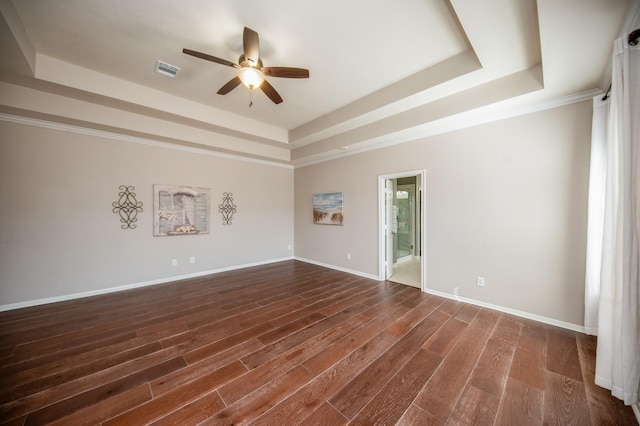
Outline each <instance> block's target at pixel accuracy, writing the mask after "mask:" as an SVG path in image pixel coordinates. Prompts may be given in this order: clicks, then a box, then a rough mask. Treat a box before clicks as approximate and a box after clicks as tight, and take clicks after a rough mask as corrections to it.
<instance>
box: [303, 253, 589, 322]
mask: <svg viewBox="0 0 640 426" xmlns="http://www.w3.org/2000/svg"><path fill="white" fill-rule="evenodd" d="M294 259H295V260H299V261H301V262H307V263H312V264H314V265H318V266H323V267H325V268H329V269H335V270H338V271H342V272H346V273H348V274H354V275H358V276H361V277H364V278H371V279H373V280H376V281H379V280H380V279H379V277H378V276H377V275H371V274H365V273H363V272H359V271H354V270H350V269H346V268H342V267H339V266H335V265H329V264H326V263H322V262H316V261H315V260H310V259H305V258H302V257H297V256H296V257H294ZM425 293H429V294H433V295H436V296H440V297H445V298H447V299H453V300H458V301H460V302H465V303H469V304H471V305H476V306H481V307H483V308H487V309H493V310H494V311H499V312H504V313H506V314H511V315H515V316H517V317H521V318H526V319H530V320H533V321H538V322H542V323H545V324H549V325H553V326H556V327H561V328H566V329H568V330H572V331H577V332H579V333H584V334H590V333H588V330H587V329H585V327H584V326H581V325H577V324H572V323H568V322H564V321H559V320H556V319H553V318H548V317H543V316H541V315H536V314H532V313H529V312H524V311H519V310H517V309H511V308H506V307H504V306H499V305H494V304H491V303H486V302H481V301H478V300H474V299H467V298H465V297H459V296H455V295H453V294H449V293H443V292H439V291H435V290H430V289H426V291H425Z"/></svg>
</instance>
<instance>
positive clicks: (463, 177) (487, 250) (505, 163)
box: [294, 102, 591, 326]
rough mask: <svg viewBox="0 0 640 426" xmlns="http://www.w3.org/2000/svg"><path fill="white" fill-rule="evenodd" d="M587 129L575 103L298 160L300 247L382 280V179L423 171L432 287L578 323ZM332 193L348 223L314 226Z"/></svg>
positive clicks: (303, 254) (585, 108)
mask: <svg viewBox="0 0 640 426" xmlns="http://www.w3.org/2000/svg"><path fill="white" fill-rule="evenodd" d="M590 132H591V103H590V102H581V103H577V104H572V105H569V106H564V107H559V108H555V109H550V110H546V111H542V112H536V113H532V114H528V115H524V116H519V117H516V118H510V119H506V120H502V121H497V122H494V123H490V124H484V125H479V126H476V127H472V128H468V129H464V130H459V131H455V132H451V133H448V134H443V135H438V136H433V137H430V138H427V139H424V140H420V141H416V142H412V143H407V144H402V145H397V146H394V147H388V148H385V149H381V150H377V151H370V152H366V153H362V154H357V155H352V156H348V157H344V158H342V159H338V160H334V161H330V162H325V163H320V164H316V165H311V166H306V167H300V168H297V169H296V170H295V209H294V210H295V255H296V257H299V258H304V259H309V260H312V261H315V262H319V263H324V264H328V265H332V266H335V267H337V268H344V269H350V270H353V271H356V272H359V273H363V274H370V275H376V276H377V274H378V262H379V259H378V239H377V238H378V209H377V203H378V194H377V182H378V176H379V175H385V174H391V173H397V172H403V171H412V170H419V169H426V187H425V188H424V196H425V199H426V224H425V226H426V241H425V247H424V253H425V255H426V262H427V271H426V277H427V282H426V285H427V287H428V288H429V289H431V290H434V291H437V292H443V293H449V294H453V292H454V288H456V287H458V294H459V296H461V297H463V298H467V299H471V300H476V301H479V302H483V303H487V304H492V305H496V306H501V307H504V308H507V309H512V310H517V311H520V312H525V313H530V314H533V315H536V316H541V317H545V318H549V319H551V320H555V321H560V322H565V323H569V324H575V325H578V326H580V325H582V324H583V312H584V302H583V301H584V269H585V268H584V266H585V260H584V259H585V242H586V231H585V229H586V203H587V183H588V182H587V179H588V167H589V148H590V142H589V141H590ZM333 191H342V192H344V212H345V223H344V226H342V227H338V226H321V225H313V224H312V213H311V197H312V195H313V194H314V193H322V192H333ZM347 252H350V253H351V260H347V259H346V253H347ZM476 276H483V277H485V280H486V287H484V288H481V287H477V286H476V285H475V277H476Z"/></svg>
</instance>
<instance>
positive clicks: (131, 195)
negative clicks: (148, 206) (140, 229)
mask: <svg viewBox="0 0 640 426" xmlns="http://www.w3.org/2000/svg"><path fill="white" fill-rule="evenodd" d="M119 189H120V192H119V193H118V197H119V198H118V201H114V202H113V203H111V205H112V206H113V212H114V213H116V214H118V215H120V222H122V223H123V225H122V226H121V228H122V229H135V228H136V226H137V225H136V224H135V223H136V222H137V221H138V218H137V216H138V213H141V212H142V201H138V200H136V193H135V192H133V191H134V190H135V189H136V188H135V187H134V186H125V185H120V188H119Z"/></svg>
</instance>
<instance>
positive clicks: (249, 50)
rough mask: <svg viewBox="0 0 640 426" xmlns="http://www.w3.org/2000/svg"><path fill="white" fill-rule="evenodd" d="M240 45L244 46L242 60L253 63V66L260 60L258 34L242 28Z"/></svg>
mask: <svg viewBox="0 0 640 426" xmlns="http://www.w3.org/2000/svg"><path fill="white" fill-rule="evenodd" d="M242 45H243V46H244V59H245V60H248V61H252V62H253V64H252V65H253V66H255V65H257V64H258V61H259V60H260V38H259V37H258V33H257V32H255V31H253V30H252V29H251V28H247V27H244V33H242Z"/></svg>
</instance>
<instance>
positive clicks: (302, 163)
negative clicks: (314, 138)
mask: <svg viewBox="0 0 640 426" xmlns="http://www.w3.org/2000/svg"><path fill="white" fill-rule="evenodd" d="M599 94H602V90H601V89H593V90H588V91H585V92H580V93H575V94H572V95H568V96H562V97H558V98H554V99H545V100H542V101H537V102H530V103H526V104H522V105H520V104H519V103H520V102H522V100H521V99H520V98H512V99H509V100H506V101H502V102H497V103H494V104H491V105H487V106H484V107H481V108H476V109H474V110H470V111H465V112H463V113H460V114H456V115H452V116H449V117H445V118H442V119H440V120H436V121H432V122H429V123H424V124H422V125H420V126H415V127H413V128H409V129H405V130H402V131H399V132H396V133H392V134H388V135H384V136H381V137H378V138H374V139H369V140H367V141H364V142H361V143H359V144H357V145H350V146H349V148H348V149H346V150H331V151H326V152H322V153H319V154H316V155H312V156H308V157H305V158H302V159H299V160H294V161H292V163H293V164H294V167H295V168H300V167H306V166H311V165H314V164H319V163H323V162H326V161H332V160H336V159H339V158H343V157H347V156H350V155H356V154H360V153H363V152H368V151H373V150H377V149H381V148H386V147H389V146H394V145H399V144H403V143H407V142H412V141H416V140H419V139H423V138H427V137H430V136H435V135H440V134H444V133H449V132H453V131H455V130H462V129H465V128H469V127H474V126H478V125H480V124H486V123H491V122H495V121H500V120H504V119H507V118H512V117H517V116H521V115H527V114H531V113H535V112H539V111H544V110H548V109H553V108H559V107H562V106H566V105H570V104H574V103H578V102H583V101H587V100H589V101H590V100H592V98H593V97H594V96H597V95H599Z"/></svg>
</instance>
